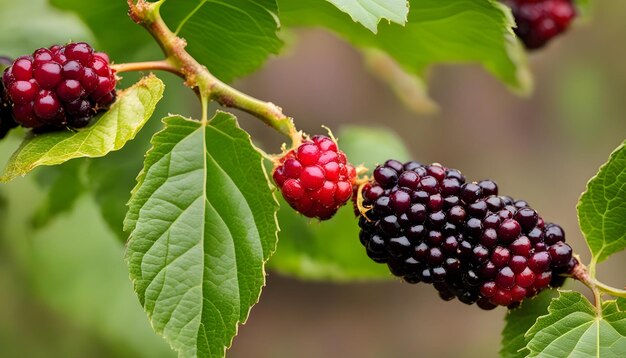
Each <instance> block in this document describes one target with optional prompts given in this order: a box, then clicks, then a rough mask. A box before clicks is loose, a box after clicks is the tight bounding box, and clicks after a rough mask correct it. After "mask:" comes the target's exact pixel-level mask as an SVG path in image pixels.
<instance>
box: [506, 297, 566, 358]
mask: <svg viewBox="0 0 626 358" xmlns="http://www.w3.org/2000/svg"><path fill="white" fill-rule="evenodd" d="M556 295H557V294H556V291H555V290H544V291H543V292H541V293H540V294H539V295H537V296H535V297H533V298H529V299H527V300H525V301H524V302H522V305H521V306H520V307H519V308H516V309H513V310H510V311H508V312H507V314H506V318H505V320H506V326H505V327H504V330H502V347H501V348H500V357H502V358H524V357H526V356H527V355H528V350H527V349H526V339H525V338H524V335H525V334H526V332H527V331H528V330H529V329H530V327H532V326H533V325H534V324H535V322H536V321H537V317H539V316H543V315H545V314H546V313H547V312H548V306H549V305H550V301H551V300H552V299H553V298H554V297H556Z"/></svg>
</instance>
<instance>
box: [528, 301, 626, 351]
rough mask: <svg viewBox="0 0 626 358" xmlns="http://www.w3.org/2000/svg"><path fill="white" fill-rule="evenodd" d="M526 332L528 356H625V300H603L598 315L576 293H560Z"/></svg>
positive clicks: (588, 303) (589, 304)
mask: <svg viewBox="0 0 626 358" xmlns="http://www.w3.org/2000/svg"><path fill="white" fill-rule="evenodd" d="M548 312H549V314H547V315H545V316H542V317H539V318H538V319H537V323H535V324H534V325H533V326H532V327H531V328H530V330H529V331H528V333H527V334H526V338H527V341H528V345H527V347H526V348H527V349H528V350H529V351H530V354H529V355H528V357H565V356H567V357H615V358H617V357H624V356H626V299H623V298H620V299H618V300H617V301H607V302H604V303H603V304H602V312H597V311H596V309H595V308H594V307H593V306H592V305H591V303H590V302H589V301H588V300H587V299H586V298H585V297H584V296H583V295H581V294H580V293H578V292H561V294H560V296H559V297H558V298H557V299H555V300H553V301H552V302H551V303H550V306H549V307H548Z"/></svg>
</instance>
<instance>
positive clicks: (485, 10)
mask: <svg viewBox="0 0 626 358" xmlns="http://www.w3.org/2000/svg"><path fill="white" fill-rule="evenodd" d="M279 8H280V19H281V23H282V24H283V25H284V26H289V27H299V26H323V27H326V28H328V29H330V30H331V31H333V32H335V33H337V34H338V35H339V36H341V37H342V38H344V39H346V40H347V41H349V42H351V43H352V44H354V45H356V46H359V47H364V48H376V49H380V50H382V51H385V52H387V53H389V55H391V56H392V57H393V58H394V59H395V60H396V61H398V63H399V64H400V65H402V67H403V68H405V69H406V70H407V72H410V73H416V74H418V75H420V76H423V75H424V73H425V71H426V69H427V68H428V67H429V66H430V65H433V64H435V63H467V62H476V63H480V64H482V65H483V67H485V68H486V69H487V70H488V71H489V72H491V73H492V74H494V75H495V76H496V77H498V78H499V79H500V80H502V81H504V82H505V83H506V84H507V85H509V86H511V87H512V88H514V89H516V90H518V91H520V92H527V91H528V90H529V88H530V77H529V72H528V69H527V68H526V59H525V57H524V51H523V49H522V47H521V45H520V43H519V42H518V41H517V40H516V39H515V37H514V34H513V30H512V28H513V26H514V21H513V18H512V16H511V14H510V10H509V9H508V8H507V7H505V6H504V5H501V4H499V3H498V2H496V1H491V0H478V1H477V0H449V1H440V0H413V1H411V2H410V8H411V11H410V13H409V16H408V22H407V23H406V25H405V26H400V25H397V24H381V25H380V26H379V32H378V34H373V33H371V32H370V31H368V30H367V29H365V28H363V27H362V26H360V25H358V24H356V23H354V22H352V21H350V19H349V18H348V16H347V15H345V14H342V13H340V12H337V11H336V9H334V8H333V7H332V6H331V5H330V4H328V3H324V2H321V1H317V0H298V1H289V0H279Z"/></svg>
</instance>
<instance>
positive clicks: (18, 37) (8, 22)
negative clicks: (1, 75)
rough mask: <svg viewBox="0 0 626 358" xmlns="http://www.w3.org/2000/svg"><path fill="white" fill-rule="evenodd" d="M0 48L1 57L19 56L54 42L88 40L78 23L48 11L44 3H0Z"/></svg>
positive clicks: (6, 0)
mask: <svg viewBox="0 0 626 358" xmlns="http://www.w3.org/2000/svg"><path fill="white" fill-rule="evenodd" d="M0 9H2V11H0V24H2V31H0V49H2V51H1V55H3V56H14V57H17V56H22V55H24V54H29V53H32V52H33V51H34V50H35V49H37V48H39V47H47V46H50V45H51V44H55V43H66V42H68V41H69V40H73V41H92V40H93V36H92V35H91V33H90V32H89V30H88V29H87V28H86V27H85V26H84V25H83V24H82V23H81V22H80V20H79V19H78V18H77V17H76V16H74V15H72V14H68V13H64V12H62V11H59V10H56V9H52V8H51V7H50V6H49V5H48V4H47V1H46V0H20V1H14V0H0Z"/></svg>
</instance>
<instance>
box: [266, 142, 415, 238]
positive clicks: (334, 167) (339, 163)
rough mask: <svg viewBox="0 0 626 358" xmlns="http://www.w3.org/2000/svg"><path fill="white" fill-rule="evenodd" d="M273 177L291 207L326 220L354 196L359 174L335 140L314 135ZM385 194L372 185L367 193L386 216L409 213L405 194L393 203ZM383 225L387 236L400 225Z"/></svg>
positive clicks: (388, 221) (395, 222)
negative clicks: (354, 186) (382, 207)
mask: <svg viewBox="0 0 626 358" xmlns="http://www.w3.org/2000/svg"><path fill="white" fill-rule="evenodd" d="M390 170H391V169H390ZM382 174H383V175H384V174H385V173H384V172H383V173H382ZM272 176H273V178H274V182H275V183H276V185H277V186H278V187H279V188H280V191H281V192H282V194H283V197H284V198H285V200H286V201H287V202H288V203H289V205H291V207H292V208H294V209H295V210H297V211H299V212H300V213H301V214H303V215H305V216H307V217H312V218H313V217H315V218H318V219H320V220H326V219H330V218H331V217H332V216H333V215H334V214H335V213H336V212H337V210H338V209H339V208H340V207H341V206H343V205H344V204H345V203H346V202H347V201H348V200H349V199H350V197H351V196H352V186H353V184H354V181H355V180H356V171H355V169H354V167H353V166H352V165H350V164H349V163H347V162H346V160H345V155H344V154H343V152H341V151H339V150H338V149H337V145H336V143H335V142H334V141H333V140H331V139H330V138H328V137H326V136H315V137H313V138H311V139H310V140H307V141H305V142H304V143H302V144H301V145H300V146H299V147H298V148H296V149H295V150H291V151H289V152H287V154H285V155H284V156H283V157H282V158H281V159H280V164H279V165H278V166H276V168H275V169H274V172H273V174H272ZM379 176H380V175H379ZM381 178H382V176H381ZM383 193H384V191H383V189H382V187H381V186H373V187H371V186H370V187H369V188H368V189H367V190H366V194H367V195H368V196H369V198H370V200H372V199H375V200H376V201H377V202H379V201H380V204H381V205H382V206H384V207H385V210H384V212H386V213H389V214H390V213H392V212H394V210H395V212H396V213H399V214H403V213H404V212H407V211H408V210H409V208H410V204H411V200H410V197H409V194H407V193H406V192H402V191H397V192H395V193H394V196H393V200H390V199H389V197H388V196H385V197H383V196H381V195H382V194H383ZM379 199H380V200H379ZM383 202H384V203H383ZM424 214H425V213H424ZM381 226H382V227H383V228H384V231H385V234H386V235H396V234H397V233H398V228H399V227H400V224H399V223H398V218H397V217H396V216H393V215H388V216H386V221H383V222H382V224H381ZM404 239H406V238H404ZM403 242H404V241H403Z"/></svg>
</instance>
